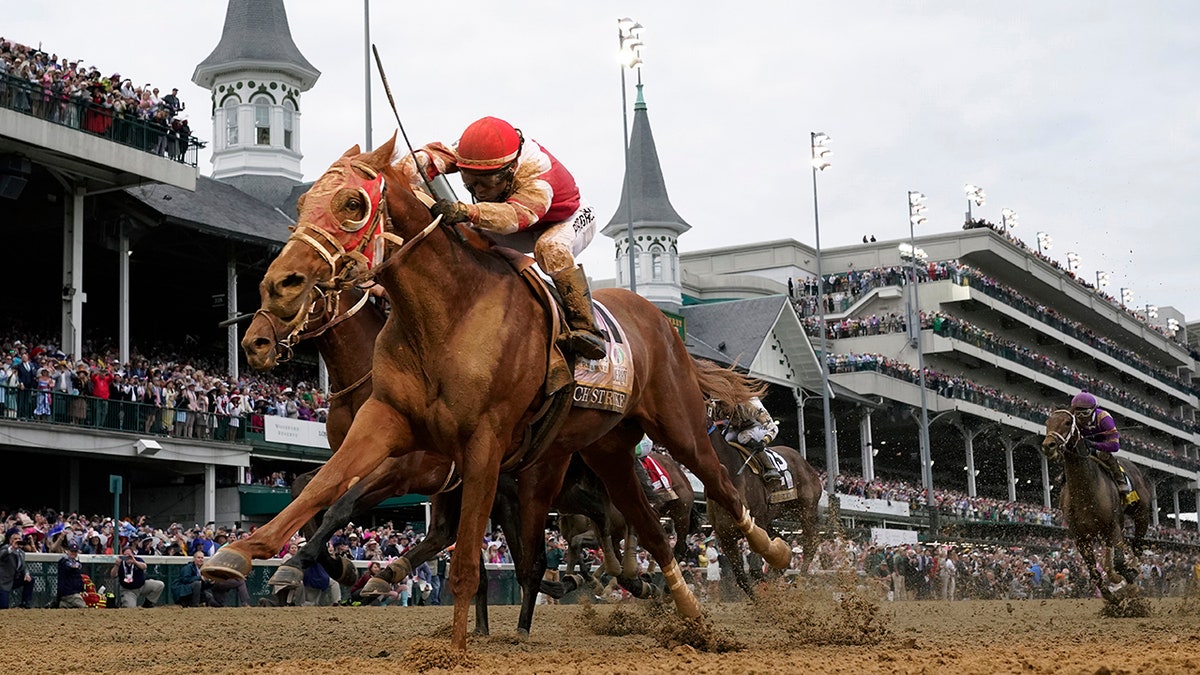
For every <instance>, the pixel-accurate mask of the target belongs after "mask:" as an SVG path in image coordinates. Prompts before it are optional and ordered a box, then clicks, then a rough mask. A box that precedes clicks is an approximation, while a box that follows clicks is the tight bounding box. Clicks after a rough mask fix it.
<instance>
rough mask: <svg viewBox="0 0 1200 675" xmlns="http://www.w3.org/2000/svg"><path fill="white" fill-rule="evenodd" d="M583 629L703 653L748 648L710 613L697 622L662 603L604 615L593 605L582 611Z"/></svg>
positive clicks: (620, 607)
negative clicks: (637, 637) (645, 638)
mask: <svg viewBox="0 0 1200 675" xmlns="http://www.w3.org/2000/svg"><path fill="white" fill-rule="evenodd" d="M580 619H582V621H583V625H585V626H587V627H588V629H589V630H590V631H592V632H593V633H595V634H596V635H609V636H616V637H619V636H624V635H647V636H650V637H652V638H654V640H655V641H656V642H658V644H659V646H662V647H667V648H674V647H680V646H684V645H686V646H689V647H692V648H693V649H697V650H699V651H703V652H712V653H716V654H721V653H725V652H736V651H741V650H743V649H745V648H746V644H745V643H744V642H742V641H740V640H738V639H737V638H735V637H733V634H732V633H730V632H729V631H727V630H724V629H721V628H717V627H715V626H713V624H712V621H711V619H709V617H708V615H707V613H706V614H704V615H702V616H700V617H697V618H695V619H685V618H683V617H680V616H679V615H677V614H676V613H675V612H674V611H672V610H671V609H670V608H669V607H667V606H666V605H664V604H663V603H661V602H655V601H640V602H636V603H634V602H626V603H621V604H618V605H617V606H616V607H614V608H613V609H612V610H611V611H609V612H606V613H601V612H598V611H596V608H595V607H593V606H592V604H591V603H584V604H583V608H582V609H581V610H580Z"/></svg>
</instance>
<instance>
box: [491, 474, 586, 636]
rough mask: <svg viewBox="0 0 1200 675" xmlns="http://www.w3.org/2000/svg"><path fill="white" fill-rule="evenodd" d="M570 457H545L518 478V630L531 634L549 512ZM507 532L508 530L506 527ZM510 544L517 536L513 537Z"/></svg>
mask: <svg viewBox="0 0 1200 675" xmlns="http://www.w3.org/2000/svg"><path fill="white" fill-rule="evenodd" d="M569 459H570V458H569V457H565V458H563V459H562V460H561V461H554V462H550V461H543V462H540V463H538V464H535V465H534V466H532V467H530V468H529V469H527V470H526V471H524V472H522V473H521V475H520V477H519V478H518V480H517V495H518V500H517V503H518V504H520V505H521V509H520V520H519V522H518V525H519V527H518V528H517V530H516V532H515V533H514V534H515V535H516V536H515V541H516V543H517V545H516V546H512V547H511V549H510V550H511V551H512V553H513V563H514V565H515V566H516V571H517V581H518V583H520V584H521V614H520V616H519V617H518V618H517V634H518V635H520V636H522V637H529V630H530V628H531V627H532V626H533V610H534V607H535V606H536V605H537V594H538V589H540V588H541V584H542V579H544V578H545V576H546V534H545V532H546V515H547V514H548V513H549V512H550V501H551V499H552V498H553V497H554V495H556V494H557V493H558V491H559V488H561V487H562V482H563V476H564V475H566V473H567V465H568V462H569ZM505 531H506V532H507V530H505ZM509 543H510V544H512V543H513V540H512V539H510V541H509Z"/></svg>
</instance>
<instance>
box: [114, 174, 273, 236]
mask: <svg viewBox="0 0 1200 675" xmlns="http://www.w3.org/2000/svg"><path fill="white" fill-rule="evenodd" d="M125 192H126V194H128V195H129V196H130V197H133V198H134V199H136V200H137V201H139V202H141V203H143V204H145V205H146V206H148V207H149V208H151V209H153V210H154V211H156V212H158V213H159V214H160V215H162V216H164V217H166V218H167V219H170V220H173V221H175V222H177V223H180V224H182V225H185V226H187V227H189V228H192V229H195V230H197V231H201V232H207V233H211V234H217V235H220V236H225V237H229V238H233V239H241V240H244V241H248V242H252V243H255V244H266V245H271V244H279V243H282V242H285V241H287V238H288V235H289V234H290V233H289V231H288V227H289V226H290V225H292V223H293V221H292V219H291V218H289V217H288V216H287V215H285V214H284V213H283V212H282V211H280V210H279V209H277V208H275V207H274V206H271V205H269V204H266V203H264V202H261V201H259V200H257V199H255V198H253V197H251V196H250V195H248V194H246V193H245V192H242V191H241V190H239V189H237V188H236V187H234V186H232V185H228V184H226V183H222V182H221V181H218V180H213V179H212V178H207V177H205V176H199V177H197V178H196V190H195V191H194V192H193V191H189V190H182V189H180V188H176V187H171V186H169V185H142V186H139V187H133V188H128V189H127V190H125Z"/></svg>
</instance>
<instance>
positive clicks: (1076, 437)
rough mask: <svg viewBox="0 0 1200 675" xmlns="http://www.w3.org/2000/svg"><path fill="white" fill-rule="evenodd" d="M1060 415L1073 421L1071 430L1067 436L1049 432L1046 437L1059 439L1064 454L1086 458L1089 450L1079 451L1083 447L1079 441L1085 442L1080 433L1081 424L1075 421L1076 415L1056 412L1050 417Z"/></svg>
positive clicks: (1069, 412) (1061, 411)
mask: <svg viewBox="0 0 1200 675" xmlns="http://www.w3.org/2000/svg"><path fill="white" fill-rule="evenodd" d="M1058 413H1062V414H1064V415H1066V416H1067V418H1068V419H1070V420H1071V430H1070V431H1068V432H1067V433H1066V435H1063V434H1061V433H1059V432H1057V431H1050V430H1047V431H1046V435H1047V436H1050V437H1053V438H1055V439H1057V440H1058V442H1059V444H1061V445H1062V449H1063V452H1070V453H1071V454H1073V455H1078V456H1080V457H1086V456H1087V455H1088V453H1087V450H1086V449H1085V450H1084V451H1083V452H1080V451H1079V449H1078V448H1079V447H1080V445H1081V444H1080V442H1079V441H1081V440H1083V434H1082V433H1081V432H1080V431H1079V422H1078V421H1077V420H1076V419H1075V415H1074V413H1072V412H1071V411H1070V410H1054V411H1052V412H1051V413H1050V415H1051V416H1053V415H1055V414H1058Z"/></svg>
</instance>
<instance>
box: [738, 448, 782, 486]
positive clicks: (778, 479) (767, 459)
mask: <svg viewBox="0 0 1200 675" xmlns="http://www.w3.org/2000/svg"><path fill="white" fill-rule="evenodd" d="M746 447H747V448H748V449H749V450H750V453H751V454H752V455H753V456H754V457H756V458H757V459H758V465H759V466H761V467H762V470H763V472H762V479H763V481H764V482H766V484H767V490H768V491H770V492H778V491H780V490H782V489H783V476H781V475H779V469H777V468H775V460H774V459H772V458H771V456H770V455H768V454H767V446H766V445H764V444H763V443H761V442H755V441H751V442H749V443H747V444H746Z"/></svg>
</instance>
